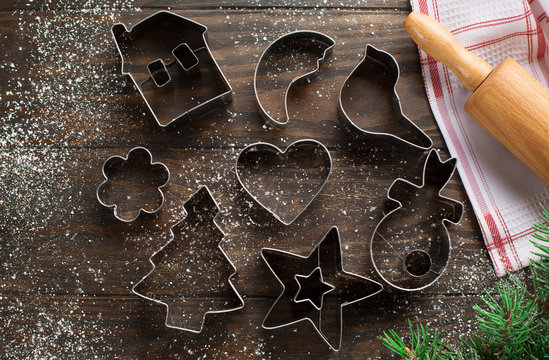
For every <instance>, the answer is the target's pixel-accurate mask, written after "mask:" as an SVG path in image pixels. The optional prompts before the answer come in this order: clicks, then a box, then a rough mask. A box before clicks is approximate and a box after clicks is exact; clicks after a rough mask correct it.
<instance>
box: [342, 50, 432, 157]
mask: <svg viewBox="0 0 549 360" xmlns="http://www.w3.org/2000/svg"><path fill="white" fill-rule="evenodd" d="M399 76H400V69H399V67H398V63H397V62H396V60H395V58H393V57H392V56H391V54H389V53H387V52H385V51H382V50H378V49H376V48H375V47H373V46H372V45H369V44H368V45H367V46H366V51H365V53H364V57H363V59H362V60H361V61H360V63H359V64H358V65H357V66H356V67H355V68H354V69H353V71H352V72H351V73H350V74H349V76H348V77H347V78H346V79H345V81H344V82H343V85H342V86H341V90H340V92H339V111H340V113H341V115H342V116H343V118H344V119H345V120H346V121H348V122H349V123H350V124H351V125H352V126H353V127H354V128H356V129H358V130H359V131H361V132H362V133H364V134H368V135H374V136H377V135H382V136H388V137H390V138H393V139H396V140H399V141H402V142H404V143H407V144H409V145H412V146H414V147H416V148H419V149H423V150H427V149H430V148H431V147H432V146H433V142H432V141H431V139H430V138H429V136H427V134H425V132H423V131H422V130H421V129H420V128H419V127H417V126H416V125H415V124H414V123H413V122H412V121H410V120H409V119H408V118H407V117H406V116H405V115H404V114H403V113H402V107H401V103H400V99H399V97H398V95H397V92H396V84H397V82H398V78H399ZM349 105H352V107H353V108H355V109H357V110H358V111H356V112H353V113H351V112H350V111H348V110H345V109H346V108H349ZM388 119H392V121H387V120H388Z"/></svg>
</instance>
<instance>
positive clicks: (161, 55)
mask: <svg viewBox="0 0 549 360" xmlns="http://www.w3.org/2000/svg"><path fill="white" fill-rule="evenodd" d="M207 30H208V28H207V27H206V26H204V25H202V24H199V23H197V22H195V21H192V20H190V19H187V18H184V17H182V16H179V15H176V14H174V13H171V12H168V11H160V12H157V13H155V14H154V15H151V16H149V17H147V18H145V19H144V20H142V21H140V22H139V23H137V24H136V25H135V26H133V28H131V30H128V29H127V28H126V26H125V25H124V24H116V25H114V26H113V27H112V34H113V37H114V40H115V42H116V47H117V48H118V52H119V53H120V57H121V58H122V74H124V75H128V76H129V77H130V78H131V79H132V81H133V82H134V84H135V86H136V87H137V89H138V91H139V93H140V94H141V96H142V97H143V99H144V100H145V103H146V104H147V106H148V107H149V109H150V111H151V113H152V114H153V116H154V118H155V119H156V121H157V122H158V125H160V126H162V127H164V126H167V125H169V124H171V123H172V122H174V121H175V120H178V119H180V118H196V117H200V116H201V115H203V114H205V113H206V112H208V111H210V110H212V109H213V108H215V107H217V106H219V105H222V104H225V103H229V102H231V101H232V88H231V86H230V84H229V82H228V81H227V79H226V78H225V75H224V74H223V72H222V71H221V69H220V68H219V65H218V64H217V62H216V61H215V59H214V57H213V55H212V52H211V51H210V48H209V47H208V43H207V35H206V31H207Z"/></svg>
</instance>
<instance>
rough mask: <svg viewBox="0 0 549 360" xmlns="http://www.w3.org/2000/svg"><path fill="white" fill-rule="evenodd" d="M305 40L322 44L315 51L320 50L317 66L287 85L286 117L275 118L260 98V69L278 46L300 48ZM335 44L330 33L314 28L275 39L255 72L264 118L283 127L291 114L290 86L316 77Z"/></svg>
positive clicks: (274, 124)
mask: <svg viewBox="0 0 549 360" xmlns="http://www.w3.org/2000/svg"><path fill="white" fill-rule="evenodd" d="M304 40H309V41H311V42H312V43H318V44H320V45H321V46H320V47H316V48H315V51H319V52H318V54H317V55H318V56H317V60H316V67H315V68H314V69H313V70H311V71H309V72H307V73H305V74H303V75H299V76H297V77H295V78H294V79H292V80H291V81H290V83H289V84H288V86H287V87H286V91H285V93H284V114H285V118H284V120H282V121H280V120H277V119H275V118H274V117H273V116H271V115H270V114H269V112H268V111H267V110H266V109H265V107H264V106H263V104H262V103H261V100H259V91H258V86H257V77H258V76H257V73H258V71H259V68H260V66H261V65H262V64H263V62H264V59H265V58H267V57H268V56H269V55H270V54H271V53H272V52H274V51H276V50H277V47H283V48H284V47H286V48H298V49H299V47H300V46H302V45H303V41H304ZM334 45H335V41H334V40H333V39H332V38H331V37H329V36H328V35H325V34H323V33H320V32H317V31H312V30H301V31H294V32H290V33H287V34H284V35H282V36H281V37H279V38H278V39H276V40H275V41H273V42H272V43H271V44H270V45H269V46H268V47H267V48H266V49H265V51H263V54H261V57H260V58H259V61H258V62H257V65H256V68H255V72H254V95H255V99H256V102H257V106H258V108H259V112H260V113H261V115H262V116H263V118H264V119H265V120H266V121H267V122H268V123H269V124H271V125H273V126H275V127H282V126H284V125H285V124H286V123H287V122H288V121H289V119H290V116H289V114H288V93H289V92H290V88H291V87H293V86H294V85H299V84H305V83H307V82H309V81H311V80H312V79H314V78H315V77H316V75H317V73H318V71H319V70H320V64H321V63H322V62H324V61H325V60H326V58H327V57H328V56H330V54H331V53H332V51H333V48H334Z"/></svg>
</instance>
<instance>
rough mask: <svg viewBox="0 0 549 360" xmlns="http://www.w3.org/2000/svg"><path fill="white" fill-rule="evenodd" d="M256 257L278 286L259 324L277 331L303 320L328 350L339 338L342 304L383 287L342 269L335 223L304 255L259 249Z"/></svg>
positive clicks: (341, 333)
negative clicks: (309, 251) (273, 298)
mask: <svg viewBox="0 0 549 360" xmlns="http://www.w3.org/2000/svg"><path fill="white" fill-rule="evenodd" d="M261 257H262V258H263V261H264V262H265V264H266V265H267V267H268V268H269V270H270V271H271V272H272V274H273V275H274V277H275V278H276V280H277V281H278V282H279V283H280V285H281V286H282V291H281V293H280V295H279V296H278V298H277V299H276V301H275V302H274V303H273V305H272V306H271V308H270V309H269V312H268V313H267V315H266V316H265V318H264V320H263V323H262V327H263V328H264V329H269V330H271V329H280V328H283V327H286V326H290V325H293V324H297V323H299V322H302V321H308V322H309V323H311V325H313V327H314V328H315V330H316V332H317V333H318V334H319V335H320V337H321V338H322V340H323V341H324V342H325V343H326V344H327V345H328V346H329V347H330V349H332V350H334V351H338V350H339V349H340V348H341V343H342V339H343V308H344V307H345V306H347V305H350V304H354V303H357V302H359V301H362V300H365V299H367V298H369V297H371V296H374V295H376V294H377V293H379V292H381V291H382V290H383V285H382V284H380V283H378V282H377V281H374V280H371V279H368V278H366V277H364V276H361V275H358V274H354V273H350V272H347V271H345V269H344V268H343V262H342V259H343V256H342V250H341V240H340V236H339V231H338V229H337V227H335V226H334V227H332V228H331V229H330V230H329V231H328V232H327V233H326V234H325V235H324V237H323V239H322V240H321V241H320V243H318V245H317V246H316V247H315V248H314V249H313V251H312V252H311V253H310V254H309V255H307V256H302V255H299V254H293V253H290V252H286V251H283V250H278V249H273V248H263V249H261Z"/></svg>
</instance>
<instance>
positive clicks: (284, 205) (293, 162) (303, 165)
mask: <svg viewBox="0 0 549 360" xmlns="http://www.w3.org/2000/svg"><path fill="white" fill-rule="evenodd" d="M235 173H236V177H237V179H238V182H239V183H240V185H241V186H242V187H243V188H244V190H245V191H246V192H247V193H248V194H249V195H250V196H251V197H252V198H253V199H254V201H255V202H256V203H258V204H259V205H260V206H262V207H263V208H264V209H265V210H267V211H268V212H269V213H271V214H272V215H273V216H274V217H275V218H276V219H277V220H278V221H280V222H281V223H283V224H284V225H290V224H291V223H292V222H294V220H295V219H297V218H298V217H299V215H301V214H302V213H303V212H304V211H305V209H307V207H308V206H309V205H310V204H311V203H312V202H313V201H314V199H315V198H316V197H317V196H318V194H320V192H321V191H322V188H323V187H324V185H325V184H326V182H327V181H328V178H329V177H330V175H331V173H332V157H331V156H330V152H329V151H328V149H327V148H326V147H325V146H324V145H323V144H322V143H320V142H318V141H316V140H312V139H304V140H298V141H295V142H293V143H291V144H290V145H288V146H287V147H286V149H285V150H281V149H280V148H278V147H276V146H275V145H273V144H270V143H266V142H257V143H253V144H251V145H248V146H246V147H245V148H244V149H242V150H241V151H240V153H239V154H238V156H237V159H236V164H235Z"/></svg>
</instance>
